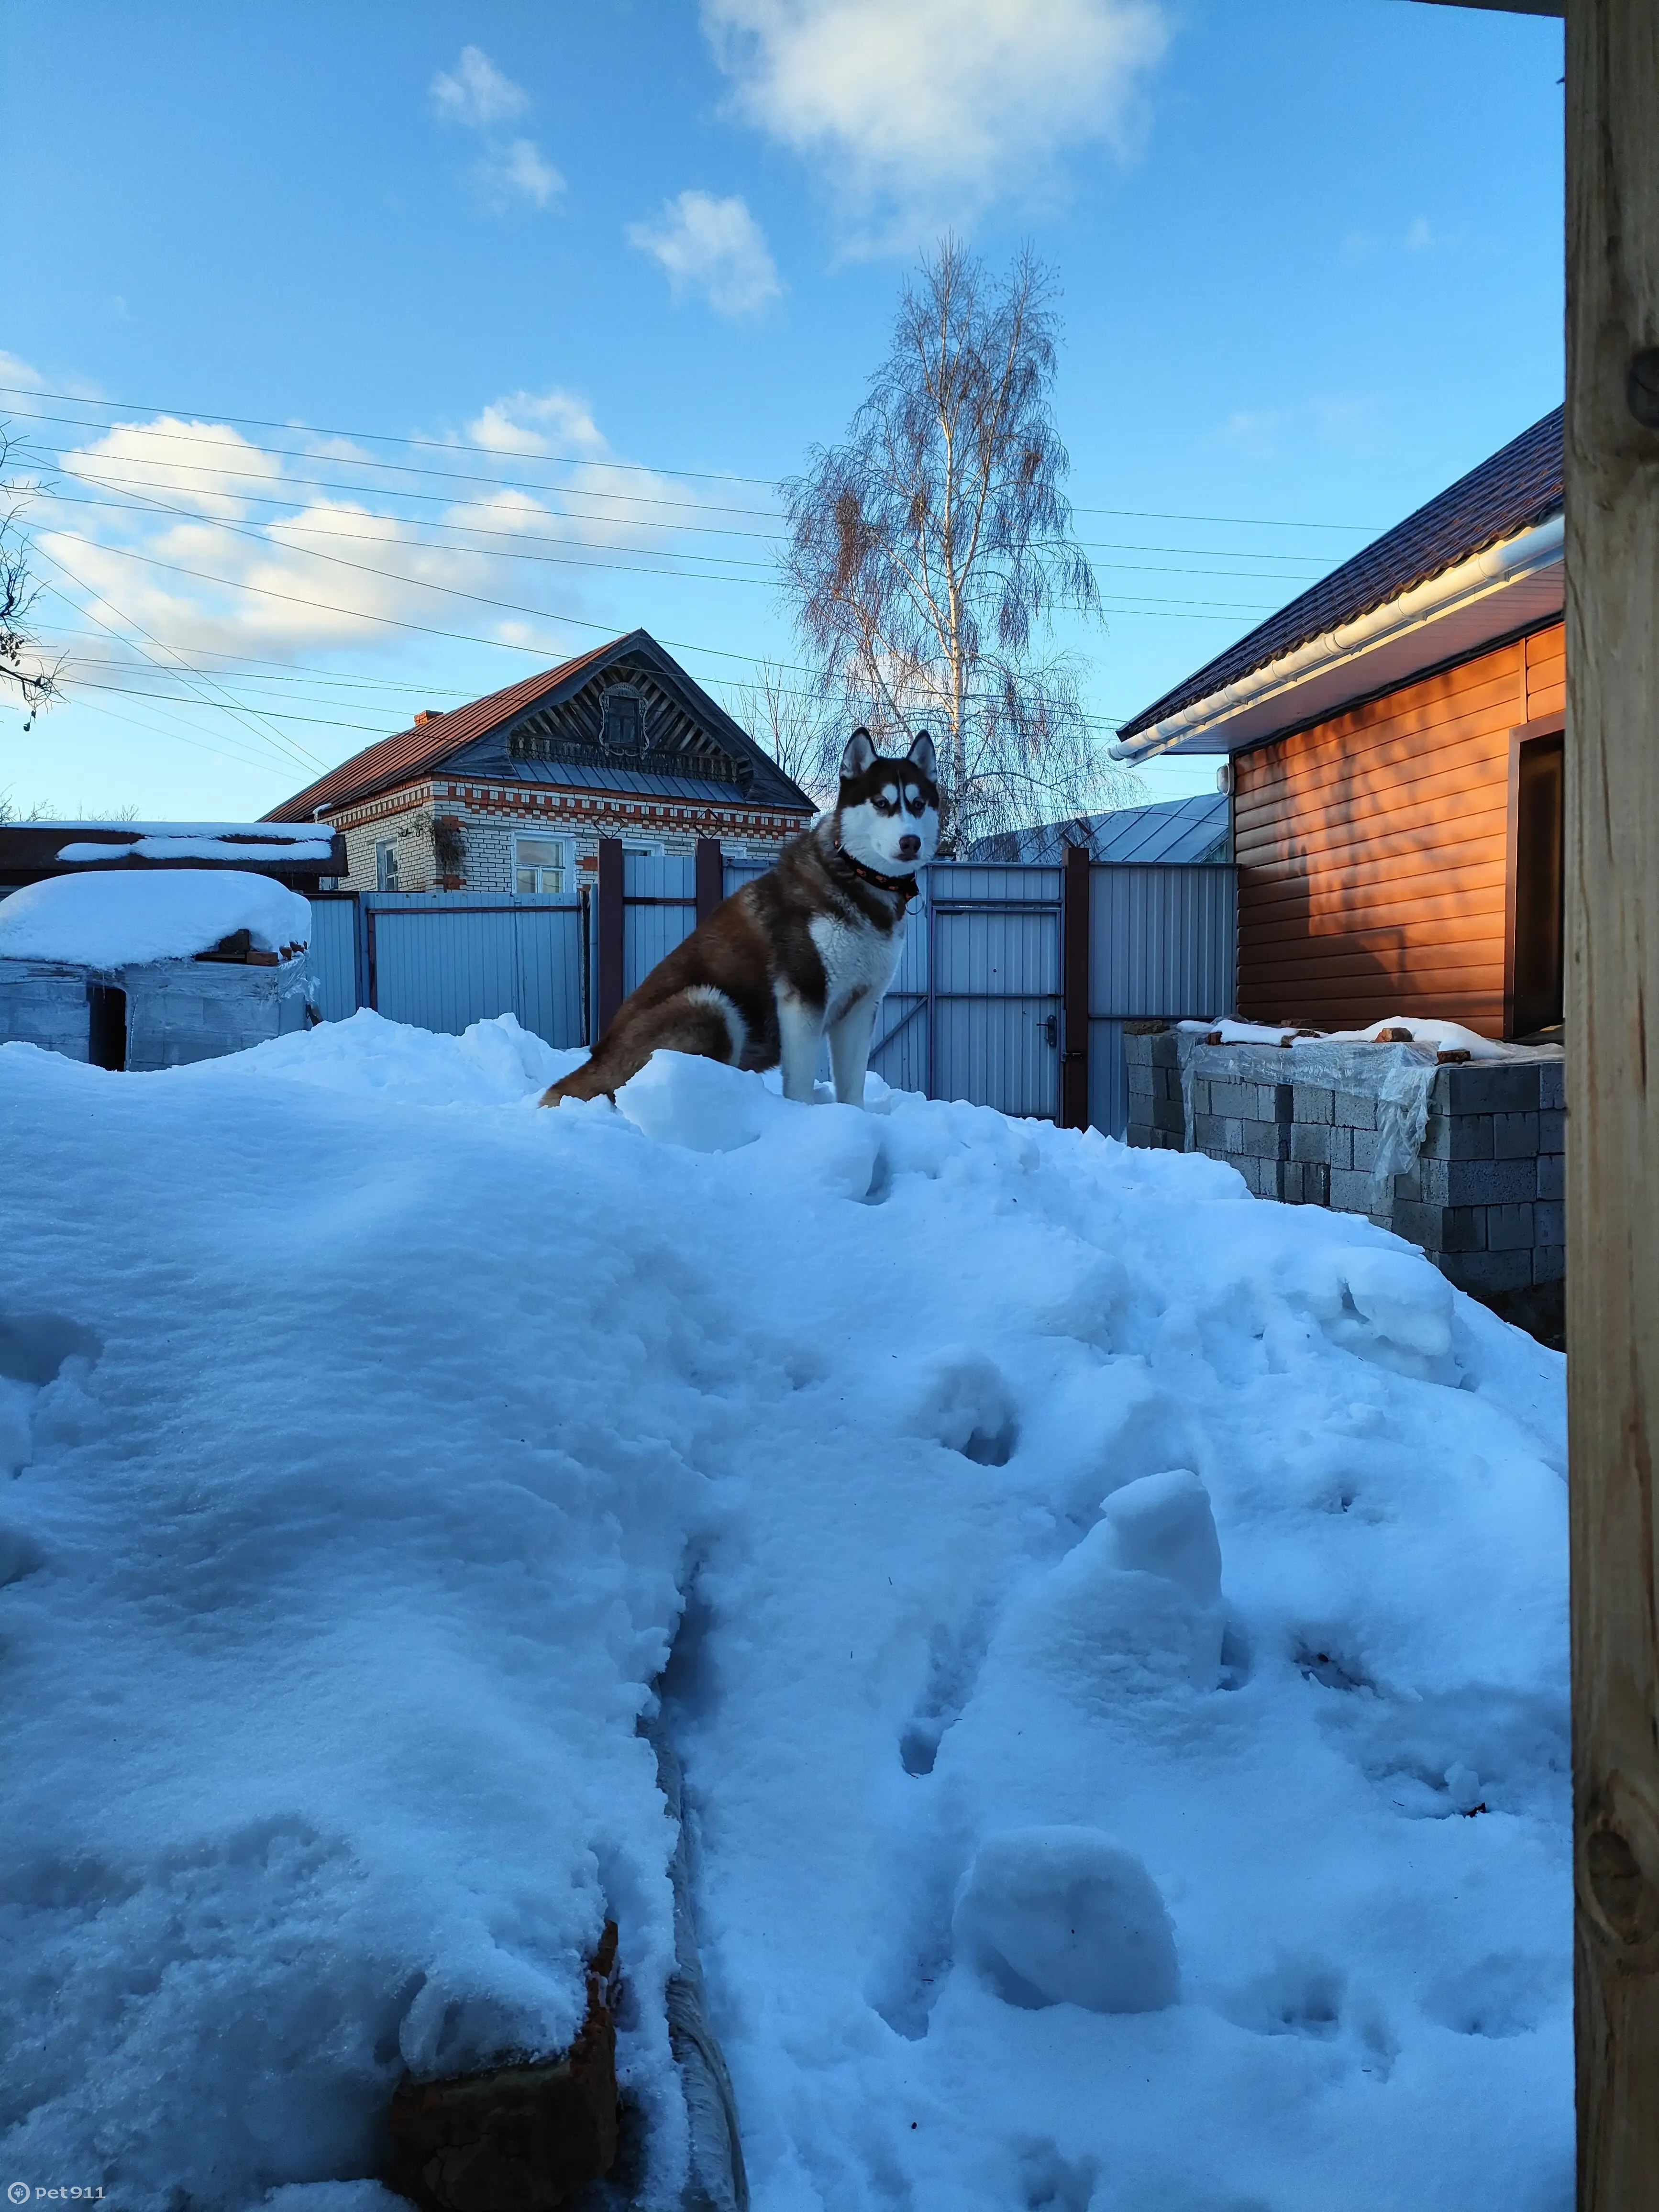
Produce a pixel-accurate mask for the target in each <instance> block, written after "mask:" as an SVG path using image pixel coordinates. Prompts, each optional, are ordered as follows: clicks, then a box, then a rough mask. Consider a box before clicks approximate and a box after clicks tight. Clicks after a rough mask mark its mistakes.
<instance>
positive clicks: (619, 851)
mask: <svg viewBox="0 0 1659 2212" xmlns="http://www.w3.org/2000/svg"><path fill="white" fill-rule="evenodd" d="M626 927H627V918H626V909H625V908H624V906H623V848H622V839H621V838H620V837H601V838H600V840H599V959H598V963H597V965H598V985H599V988H598V998H599V1005H598V1007H597V1008H596V1010H595V1011H596V1013H597V1016H598V1019H599V1035H600V1036H604V1035H605V1031H606V1030H607V1029H609V1028H610V1026H611V1021H612V1019H613V1018H614V1017H615V1015H616V1012H617V1007H618V1006H621V1004H622V1002H623V997H624V995H625V994H624V992H623V945H624V942H625V939H624V936H623V932H624V930H625V928H626Z"/></svg>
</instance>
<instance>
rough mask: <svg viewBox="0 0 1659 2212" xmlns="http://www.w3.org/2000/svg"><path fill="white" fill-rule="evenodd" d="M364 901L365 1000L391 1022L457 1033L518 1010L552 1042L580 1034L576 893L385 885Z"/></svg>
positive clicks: (577, 1039)
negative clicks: (513, 894)
mask: <svg viewBox="0 0 1659 2212" xmlns="http://www.w3.org/2000/svg"><path fill="white" fill-rule="evenodd" d="M362 906H363V928H364V932H365V935H366V937H367V939H368V964H369V971H370V1003H371V1004H372V1005H373V1006H374V1007H375V1008H376V1010H377V1011H378V1012H380V1013H382V1014H384V1015H385V1016H386V1018H387V1019H388V1020H389V1021H395V1022H410V1023H413V1024H416V1026H417V1027H419V1028H422V1029H428V1030H447V1031H448V1032H449V1033H450V1034H451V1035H453V1036H459V1033H460V1032H461V1031H462V1030H465V1029H466V1028H467V1027H468V1026H469V1025H470V1024H471V1023H473V1022H477V1021H489V1020H493V1019H494V1018H495V1016H496V1015H497V1014H514V1015H516V1016H517V1018H518V1019H519V1020H520V1022H521V1023H522V1024H523V1025H524V1027H525V1028H526V1029H527V1030H533V1031H534V1032H535V1034H536V1035H537V1036H540V1037H544V1038H545V1039H546V1040H547V1042H548V1043H549V1044H551V1045H561V1046H570V1045H579V1044H580V1043H581V1042H583V1037H584V1035H585V1031H586V1021H585V1018H584V1010H583V1006H582V978H583V968H584V959H583V945H582V931H583V923H584V919H585V916H584V909H583V906H582V903H581V901H580V899H579V898H578V897H575V896H569V895H567V896H561V897H551V896H549V897H535V898H532V897H525V898H514V899H510V900H507V899H501V898H494V897H491V896H489V895H488V894H482V893H475V892H470V891H440V892H409V893H404V894H401V895H400V894H398V893H396V892H390V891H388V892H374V893H372V894H369V895H368V896H365V897H364V899H363V901H362Z"/></svg>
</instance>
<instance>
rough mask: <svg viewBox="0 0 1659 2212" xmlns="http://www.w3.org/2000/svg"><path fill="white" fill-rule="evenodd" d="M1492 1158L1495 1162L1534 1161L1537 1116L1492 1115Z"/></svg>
mask: <svg viewBox="0 0 1659 2212" xmlns="http://www.w3.org/2000/svg"><path fill="white" fill-rule="evenodd" d="M1476 1118H1477V1119H1480V1118H1484V1117H1481V1116H1477V1117H1476ZM1537 1157H1538V1116H1537V1115H1536V1114H1535V1113H1534V1114H1494V1115H1492V1158H1494V1159H1497V1160H1531V1159H1536V1158H1537Z"/></svg>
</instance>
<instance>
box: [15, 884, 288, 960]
mask: <svg viewBox="0 0 1659 2212" xmlns="http://www.w3.org/2000/svg"><path fill="white" fill-rule="evenodd" d="M241 930H246V932H247V933H248V942H249V944H250V945H252V948H253V949H254V950H255V951H260V952H265V953H281V952H283V951H285V950H287V949H289V947H291V946H294V945H308V944H309V943H310V941H311V907H310V903H309V902H308V901H307V900H306V899H303V898H301V896H300V894H299V893H298V892H297V891H291V890H288V889H287V887H286V886H285V885H284V884H278V883H273V882H272V881H271V879H270V877H268V876H253V875H241V874H237V873H235V872H232V871H230V870H227V869H222V868H168V869H156V870H154V871H137V872H134V873H132V874H131V875H127V874H120V873H117V872H113V871H112V870H109V869H98V870H94V871H92V872H88V873H87V874H85V875H78V876H52V877H48V878H46V880H45V881H44V882H42V883H38V884H27V885H25V887H24V888H23V889H22V890H17V891H13V892H12V894H11V896H9V898H3V899H0V960H52V961H63V962H64V963H68V964H69V965H70V966H73V967H81V968H98V969H112V968H127V967H133V966H137V965H139V964H141V963H144V962H148V961H151V960H190V959H193V958H194V957H195V956H196V955H197V953H198V952H211V951H213V950H214V948H215V947H216V946H217V945H222V943H223V942H224V940H225V939H227V938H230V937H234V936H235V935H236V934H237V933H238V932H239V931H241Z"/></svg>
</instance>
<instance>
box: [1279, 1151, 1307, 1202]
mask: <svg viewBox="0 0 1659 2212" xmlns="http://www.w3.org/2000/svg"><path fill="white" fill-rule="evenodd" d="M1279 1196H1280V1198H1281V1199H1283V1200H1284V1201H1285V1205H1286V1206H1300V1205H1302V1204H1303V1203H1304V1196H1303V1184H1302V1163H1301V1162H1300V1161H1299V1160H1282V1161H1280V1163H1279Z"/></svg>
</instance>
